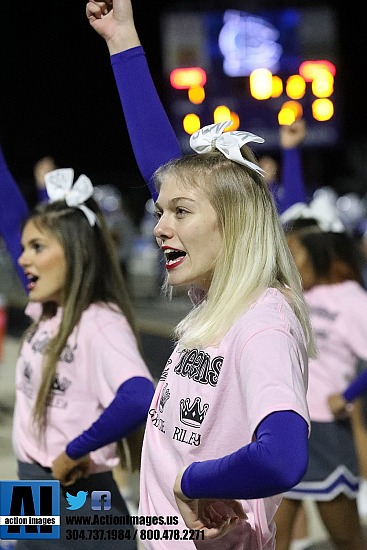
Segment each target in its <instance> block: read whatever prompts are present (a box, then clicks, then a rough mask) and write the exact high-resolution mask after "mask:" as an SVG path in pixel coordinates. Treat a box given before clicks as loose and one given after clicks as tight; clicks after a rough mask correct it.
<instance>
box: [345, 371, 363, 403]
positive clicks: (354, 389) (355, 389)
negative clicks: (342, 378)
mask: <svg viewBox="0 0 367 550" xmlns="http://www.w3.org/2000/svg"><path fill="white" fill-rule="evenodd" d="M365 392H367V369H365V370H363V371H362V372H361V374H359V375H358V376H357V378H355V379H354V380H353V382H352V383H351V384H349V386H348V387H347V389H346V390H345V391H344V392H343V397H344V399H346V400H347V401H348V402H351V401H354V400H355V399H357V397H361V396H362V395H363V394H364V393H365Z"/></svg>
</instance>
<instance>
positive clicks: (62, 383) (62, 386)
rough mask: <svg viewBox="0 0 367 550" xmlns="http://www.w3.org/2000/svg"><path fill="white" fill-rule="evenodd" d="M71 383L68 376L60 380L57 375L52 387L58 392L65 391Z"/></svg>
mask: <svg viewBox="0 0 367 550" xmlns="http://www.w3.org/2000/svg"><path fill="white" fill-rule="evenodd" d="M70 384H71V382H70V380H68V379H67V378H63V379H62V380H60V378H59V377H58V376H55V379H54V381H53V384H52V388H51V389H52V390H53V391H55V392H58V393H65V392H66V390H67V389H68V387H69V386H70Z"/></svg>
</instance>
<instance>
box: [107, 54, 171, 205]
mask: <svg viewBox="0 0 367 550" xmlns="http://www.w3.org/2000/svg"><path fill="white" fill-rule="evenodd" d="M111 64H112V69H113V72H114V76H115V81H116V85H117V89H118V93H119V96H120V100H121V105H122V109H123V112H124V115H125V120H126V125H127V129H128V132H129V136H130V141H131V144H132V147H133V151H134V155H135V159H136V162H137V165H138V168H139V170H140V173H141V174H142V176H143V178H144V180H145V182H146V183H147V185H148V187H149V191H150V194H151V195H152V198H153V200H156V199H157V192H156V190H155V187H154V183H153V181H152V175H153V173H154V171H155V170H156V169H157V168H158V167H159V166H161V165H162V164H164V163H166V162H168V161H169V160H171V159H173V158H179V157H181V156H182V152H181V149H180V144H179V142H178V140H177V137H176V135H175V133H174V131H173V128H172V126H171V123H170V121H169V120H168V117H167V114H166V112H165V110H164V108H163V105H162V102H161V100H160V98H159V96H158V93H157V90H156V88H155V85H154V83H153V80H152V77H151V74H150V71H149V68H148V64H147V60H146V57H145V53H144V50H143V48H142V47H141V46H137V47H135V48H131V49H130V50H126V51H124V52H121V53H118V54H114V55H112V56H111Z"/></svg>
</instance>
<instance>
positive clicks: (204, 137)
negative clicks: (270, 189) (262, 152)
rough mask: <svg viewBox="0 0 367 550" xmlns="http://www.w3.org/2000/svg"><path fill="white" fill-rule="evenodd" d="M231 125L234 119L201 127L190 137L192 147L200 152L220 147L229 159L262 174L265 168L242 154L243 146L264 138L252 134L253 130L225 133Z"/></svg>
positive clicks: (261, 140) (260, 141) (262, 141)
mask: <svg viewBox="0 0 367 550" xmlns="http://www.w3.org/2000/svg"><path fill="white" fill-rule="evenodd" d="M231 125H232V121H231V120H226V121H225V122H219V123H218V124H209V126H204V127H203V128H200V130H198V131H197V132H195V133H194V134H192V136H191V137H190V147H191V149H193V150H194V151H195V152H196V153H199V154H201V153H208V152H210V151H213V150H214V149H218V151H220V152H221V153H222V154H223V155H224V156H225V157H226V158H227V159H229V160H233V161H234V162H238V163H239V164H243V165H245V166H248V167H249V168H251V169H252V170H255V172H257V173H258V174H259V175H261V176H262V175H263V174H264V170H263V169H262V168H260V166H258V165H257V164H255V163H254V162H250V161H249V160H246V159H244V158H243V156H242V155H241V147H242V145H245V144H246V143H249V142H251V141H253V142H255V143H264V139H263V138H262V137H259V136H256V135H255V134H251V132H240V131H234V132H226V133H223V132H224V130H225V129H226V128H228V127H229V126H231Z"/></svg>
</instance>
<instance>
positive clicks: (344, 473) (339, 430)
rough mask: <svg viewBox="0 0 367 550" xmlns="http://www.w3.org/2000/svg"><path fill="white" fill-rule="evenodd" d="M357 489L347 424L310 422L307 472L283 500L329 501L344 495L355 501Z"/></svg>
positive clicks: (355, 462)
mask: <svg viewBox="0 0 367 550" xmlns="http://www.w3.org/2000/svg"><path fill="white" fill-rule="evenodd" d="M358 487H359V468H358V458H357V452H356V447H355V443H354V438H353V432H352V427H351V423H350V421H349V420H342V421H336V422H311V435H310V439H309V462H308V468H307V472H306V474H305V476H304V478H303V479H302V481H301V482H300V483H299V484H298V485H296V486H295V487H293V489H291V490H290V491H288V492H287V493H284V495H283V496H284V498H290V499H294V500H307V499H309V500H315V501H331V500H334V498H336V497H337V496H338V495H339V494H341V493H344V494H345V495H346V496H347V497H348V498H350V499H355V498H357V493H358Z"/></svg>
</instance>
